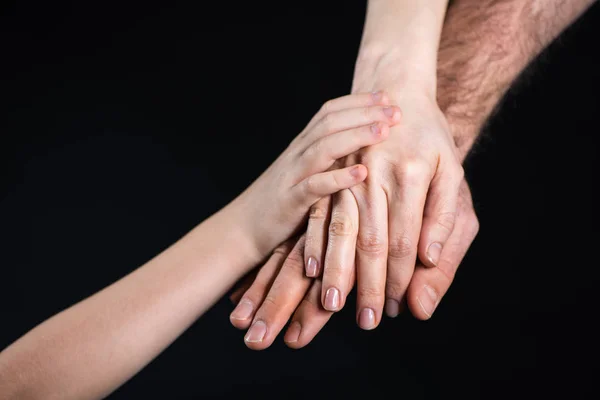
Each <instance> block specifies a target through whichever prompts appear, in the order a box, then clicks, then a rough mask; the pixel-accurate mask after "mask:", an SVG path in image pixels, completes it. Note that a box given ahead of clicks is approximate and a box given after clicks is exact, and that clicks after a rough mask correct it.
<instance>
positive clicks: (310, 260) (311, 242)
mask: <svg viewBox="0 0 600 400" xmlns="http://www.w3.org/2000/svg"><path fill="white" fill-rule="evenodd" d="M330 209H331V196H326V197H323V198H322V199H321V200H319V201H317V202H316V203H315V204H314V205H313V206H312V207H311V208H310V212H309V213H308V227H307V228H306V244H305V245H304V262H305V269H306V271H305V273H306V276H307V277H310V278H315V277H317V276H320V274H321V267H322V266H323V260H324V259H325V243H326V241H327V228H328V226H329V217H330V215H331V214H330Z"/></svg>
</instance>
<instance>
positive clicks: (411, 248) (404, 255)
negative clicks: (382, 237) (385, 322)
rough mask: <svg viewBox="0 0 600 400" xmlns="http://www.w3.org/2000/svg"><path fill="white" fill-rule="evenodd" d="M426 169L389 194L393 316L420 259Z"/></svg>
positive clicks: (389, 309) (388, 290)
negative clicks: (418, 254)
mask: <svg viewBox="0 0 600 400" xmlns="http://www.w3.org/2000/svg"><path fill="white" fill-rule="evenodd" d="M426 171H427V170H426V169H425V168H419V167H417V166H413V167H410V169H407V170H406V172H405V173H404V174H403V175H402V177H400V179H399V182H400V185H398V186H397V187H396V188H395V189H393V190H391V192H390V193H389V206H388V209H389V213H390V215H389V248H388V255H387V280H386V285H385V297H386V299H385V302H386V305H385V311H386V314H387V315H388V316H389V317H392V318H393V317H396V316H397V315H398V313H399V312H400V303H401V301H402V298H403V297H404V295H405V294H406V289H407V288H408V285H409V284H410V280H411V278H412V274H413V272H414V270H415V262H416V260H417V243H418V242H419V234H420V231H421V222H422V216H423V207H424V206H425V200H426V198H427V188H428V186H429V182H430V181H431V177H430V175H429V174H428V173H427V172H426Z"/></svg>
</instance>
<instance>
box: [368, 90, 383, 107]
mask: <svg viewBox="0 0 600 400" xmlns="http://www.w3.org/2000/svg"><path fill="white" fill-rule="evenodd" d="M371 96H372V97H373V103H375V104H377V103H379V102H380V101H381V99H383V92H382V91H381V90H377V91H375V92H371Z"/></svg>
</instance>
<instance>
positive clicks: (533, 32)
mask: <svg viewBox="0 0 600 400" xmlns="http://www.w3.org/2000/svg"><path fill="white" fill-rule="evenodd" d="M593 3H594V0H455V1H453V2H452V3H451V5H450V7H449V9H448V12H447V16H446V21H445V24H444V27H443V30H442V35H441V43H440V48H439V56H438V80H437V85H438V86H437V99H438V104H439V106H440V108H441V109H442V111H443V112H444V114H445V115H446V117H447V118H448V121H449V122H450V125H451V126H452V129H453V135H454V136H455V140H456V143H457V145H458V146H459V149H460V150H461V152H462V153H463V156H464V155H466V153H467V152H468V151H469V150H470V148H471V146H472V145H473V142H474V141H475V139H476V137H477V135H478V134H479V132H480V130H481V128H482V127H483V125H484V123H485V122H486V120H487V119H488V117H489V116H490V114H491V113H492V111H493V110H494V108H495V107H496V105H497V104H498V102H499V101H500V100H501V98H502V97H503V96H504V94H505V93H506V91H507V90H508V89H509V87H510V86H511V84H512V82H513V81H514V80H515V79H516V78H517V77H518V75H519V74H520V73H521V71H523V70H524V69H525V67H526V66H527V65H528V64H529V63H530V62H531V61H532V60H533V59H534V58H535V57H536V56H537V55H538V54H539V53H540V52H541V51H542V50H543V49H544V48H545V47H546V46H547V45H548V44H549V43H551V42H552V41H553V40H554V39H555V38H556V37H557V36H558V35H559V34H560V33H561V32H562V31H563V30H564V29H565V28H566V27H568V26H569V25H570V24H571V23H573V22H574V21H575V20H576V19H577V18H578V17H579V16H580V15H581V14H582V13H583V12H584V11H585V10H586V9H587V8H588V7H589V6H590V5H591V4H593Z"/></svg>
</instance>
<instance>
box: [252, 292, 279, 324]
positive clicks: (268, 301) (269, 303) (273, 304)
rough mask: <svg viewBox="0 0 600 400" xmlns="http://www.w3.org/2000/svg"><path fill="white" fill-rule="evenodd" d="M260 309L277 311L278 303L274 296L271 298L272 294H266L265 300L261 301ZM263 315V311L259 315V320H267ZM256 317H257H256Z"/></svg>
mask: <svg viewBox="0 0 600 400" xmlns="http://www.w3.org/2000/svg"><path fill="white" fill-rule="evenodd" d="M260 308H261V309H263V310H264V309H268V308H272V309H274V310H277V309H279V302H278V301H277V298H276V297H275V296H273V295H272V294H268V295H267V296H266V297H265V299H264V300H263V302H262V304H261V306H260ZM265 314H268V313H265V312H264V311H263V312H262V313H261V318H260V319H267V318H265ZM257 317H258V315H257Z"/></svg>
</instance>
